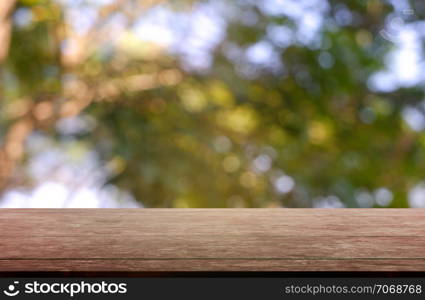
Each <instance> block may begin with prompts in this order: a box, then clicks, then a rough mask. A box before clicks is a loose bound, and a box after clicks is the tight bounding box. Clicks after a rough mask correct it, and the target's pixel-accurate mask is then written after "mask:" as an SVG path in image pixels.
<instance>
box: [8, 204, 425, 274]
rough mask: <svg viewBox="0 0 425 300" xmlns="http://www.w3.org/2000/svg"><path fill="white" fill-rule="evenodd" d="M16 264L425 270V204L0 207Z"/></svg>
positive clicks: (77, 268) (42, 267)
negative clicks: (406, 206)
mask: <svg viewBox="0 0 425 300" xmlns="http://www.w3.org/2000/svg"><path fill="white" fill-rule="evenodd" d="M20 271H24V272H28V271H30V272H43V271H54V272H70V271H71V272H72V271H74V272H123V271H124V272H127V271H128V272H158V271H159V272H162V271H164V272H167V271H425V210H422V209H338V210H327V209H129V210H113V209H66V210H59V209H37V210H30V209H3V210H0V272H20Z"/></svg>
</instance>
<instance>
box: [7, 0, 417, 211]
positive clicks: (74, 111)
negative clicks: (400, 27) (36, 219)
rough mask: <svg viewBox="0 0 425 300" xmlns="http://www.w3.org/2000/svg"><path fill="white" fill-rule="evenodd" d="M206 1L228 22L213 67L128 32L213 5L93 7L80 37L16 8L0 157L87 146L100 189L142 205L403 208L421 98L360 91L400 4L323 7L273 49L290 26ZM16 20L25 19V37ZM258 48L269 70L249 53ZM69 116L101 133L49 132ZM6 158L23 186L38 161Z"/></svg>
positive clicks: (44, 15) (51, 12)
mask: <svg viewBox="0 0 425 300" xmlns="http://www.w3.org/2000/svg"><path fill="white" fill-rule="evenodd" d="M82 2H84V1H82ZM214 2H217V3H218V2H220V3H226V5H228V7H229V10H232V11H234V12H235V13H234V14H233V16H232V17H225V16H223V20H221V21H222V22H225V24H226V26H225V37H224V38H223V39H222V40H220V41H219V42H218V43H217V44H216V45H214V47H213V48H212V49H211V53H210V55H211V56H212V64H211V66H210V67H208V68H204V69H202V70H197V69H196V68H188V67H185V66H184V65H183V63H182V60H181V58H180V55H179V54H176V55H173V54H171V53H170V52H167V49H164V48H161V47H160V46H158V45H155V43H153V42H148V41H143V39H138V38H137V37H135V35H134V34H133V33H132V31H131V28H132V26H134V24H135V22H136V21H137V20H138V18H143V17H144V16H145V15H146V14H148V13H149V11H151V10H152V9H154V8H156V7H163V8H164V7H165V8H166V9H169V10H172V11H174V12H176V14H180V15H184V14H187V15H188V18H189V17H190V14H191V11H193V10H195V9H196V8H197V7H199V5H202V4H205V3H207V2H202V1H178V2H175V1H170V2H169V3H167V2H163V1H145V4H146V3H148V4H147V5H143V1H142V2H138V1H116V2H115V3H113V4H107V5H104V6H100V7H97V8H96V9H97V10H98V11H97V17H96V21H95V22H94V24H92V25H91V27H90V29H88V30H86V31H85V32H84V33H78V31H76V30H75V29H73V28H72V25H70V21H69V20H68V19H67V18H66V9H67V8H66V7H67V6H66V5H65V4H61V3H59V2H56V1H49V0H26V1H23V0H22V1H18V3H17V5H16V8H15V10H14V13H13V14H14V15H13V16H14V19H13V20H15V21H14V22H13V27H12V38H11V47H10V50H9V56H8V57H7V59H6V60H5V62H4V64H3V66H2V67H1V71H0V72H1V73H0V76H1V77H0V97H1V103H0V139H1V141H2V144H3V146H4V149H6V150H5V153H6V155H5V156H6V157H7V149H9V152H14V153H16V151H18V152H19V147H18V146H19V145H17V143H19V142H22V143H23V144H24V145H25V141H26V140H27V138H28V136H29V135H30V134H31V132H43V134H45V135H47V136H51V137H52V138H55V139H58V140H64V139H66V140H70V141H73V142H75V143H77V142H84V144H85V145H87V148H88V149H91V150H95V151H96V153H98V155H99V157H100V160H101V162H102V166H101V167H102V168H105V170H107V172H108V178H107V180H106V181H105V182H104V184H105V185H107V184H112V185H115V186H117V187H119V188H120V189H122V190H125V191H128V192H130V193H131V194H132V195H133V196H134V197H135V198H136V199H137V200H138V201H141V202H142V203H143V205H145V206H148V207H239V206H245V207H274V206H289V207H311V206H315V205H317V203H320V201H322V202H323V201H324V199H325V200H326V199H328V200H330V201H334V202H335V201H337V202H338V201H340V202H341V203H342V204H343V205H344V206H347V207H357V206H362V202H361V199H360V201H359V197H361V195H363V197H364V195H366V194H368V193H369V194H370V195H372V196H373V193H375V192H376V191H379V190H380V191H382V190H383V189H385V191H391V193H392V198H393V201H392V202H391V203H390V204H389V205H390V206H392V207H407V206H408V200H407V197H408V193H409V190H410V189H411V188H412V187H414V186H415V185H416V184H418V183H420V182H421V180H423V174H424V171H425V164H424V159H425V148H424V147H425V135H424V133H423V132H422V131H414V130H412V129H411V128H410V127H409V126H408V125H407V124H406V122H405V120H404V119H403V117H402V116H403V111H404V109H406V107H417V106H420V105H421V102H422V100H423V99H424V86H423V85H421V84H419V85H415V86H412V87H409V88H397V89H395V90H392V91H391V92H382V91H376V90H375V91H374V90H373V89H371V88H370V85H369V80H370V77H371V75H372V74H373V73H374V72H377V71H379V70H381V69H383V68H384V67H385V64H384V63H385V60H384V58H385V57H386V55H387V54H388V53H389V52H390V51H392V49H393V48H394V45H393V43H391V42H390V41H388V40H386V39H384V38H383V37H382V36H381V34H380V31H381V30H382V29H383V28H385V26H386V22H388V17H389V16H391V14H393V13H394V8H393V6H392V5H390V4H389V3H387V2H384V1H377V0H368V1H366V0H364V1H363V0H362V1H346V2H344V3H342V2H341V1H328V8H327V9H325V10H324V12H323V15H324V19H323V24H322V26H321V27H320V29H319V30H318V31H317V33H316V34H315V36H314V37H313V39H312V41H309V39H311V38H308V37H307V36H306V37H303V35H302V34H303V33H302V32H301V33H299V34H298V37H297V39H292V40H291V41H290V42H288V43H286V44H285V45H282V43H285V41H282V42H281V44H279V42H276V41H274V40H272V39H271V38H270V36H269V35H268V32H270V30H271V28H273V26H276V27H275V28H280V29H282V28H283V29H284V30H289V32H292V33H295V32H297V30H298V29H297V28H298V26H300V25H299V24H297V21H296V19H294V18H291V17H288V16H287V15H285V14H275V13H267V12H265V11H264V9H261V5H260V4H259V3H260V2H261V1H234V2H233V1H228V2H224V1H209V2H208V3H209V4H210V5H213V4H214ZM274 2H276V3H277V4H275V5H285V1H281V2H279V1H274ZM324 2H325V1H324ZM108 3H109V2H108ZM171 3H173V4H172V5H171ZM176 4H178V5H176ZM411 5H412V7H414V8H415V15H413V16H410V20H409V22H414V21H418V20H421V18H423V16H422V15H420V14H421V13H423V12H425V9H421V7H422V6H423V1H422V0H417V1H411ZM135 7H136V8H137V9H135ZM313 8H314V7H313ZM313 8H312V9H313ZM16 14H18V15H16ZM19 14H20V15H24V17H25V14H27V15H28V14H30V15H31V20H30V21H28V22H27V23H25V24H20V23H19V22H18V21H19V20H18V21H16V20H17V17H19ZM344 14H346V15H347V14H348V15H349V16H350V18H349V20H346V21H344V18H342V17H341V16H344ZM242 15H246V16H248V18H249V20H248V21H246V20H245V21H244V19H243V18H238V16H242ZM21 17H22V16H21ZM116 17H119V18H125V19H126V22H125V24H126V27H125V28H123V29H120V30H121V31H120V36H119V37H116V36H114V35H115V33H114V34H113V33H112V31H110V30H111V29H110V27H108V26H109V25H110V24H111V22H113V20H114V18H116ZM341 18H342V20H341ZM21 23H22V22H21ZM192 26H197V25H196V24H193V25H192ZM105 28H106V29H105ZM205 34H209V33H208V32H207V31H206V32H205ZM280 35H282V37H284V31H283V32H282V33H280ZM261 42H266V43H267V46H268V47H272V49H273V51H272V53H274V54H276V55H275V57H273V59H269V61H268V62H258V61H257V62H255V61H254V62H252V61H250V60H249V59H247V58H246V57H244V56H243V55H242V54H243V53H246V51H248V50H247V49H249V48H250V47H252V45H254V44H257V43H260V45H261ZM232 49H233V51H234V52H235V53H236V54H234V55H231V54H229V53H232ZM235 49H236V50H235ZM238 51H239V52H238ZM258 55H260V56H261V51H260V53H259V54H258ZM189 59H190V58H189ZM193 59H195V58H193ZM76 116H84V117H87V118H90V120H93V124H94V125H93V126H91V127H90V128H89V129H88V130H83V131H81V132H76V133H72V134H69V133H63V132H61V131H58V130H57V127H56V126H55V124H56V123H57V122H58V120H60V119H63V118H75V117H76ZM24 119H25V120H26V121H25V122H26V123H25V122H23V121H22V120H24ZM19 122H21V123H19ZM22 122H23V123H22ZM16 124H21V127H22V128H24V129H25V128H26V129H27V130H26V131H25V130H24V129H21V131H19V130H18V129H19V128H18V129H16V126H15V125H16ZM22 124H24V125H22ZM14 126H15V127H14ZM11 130H18V131H16V132H18V133H20V134H22V137H21V136H19V137H18V135H16V133H14V135H13V136H11V135H10V132H11ZM22 132H24V133H22ZM25 133H26V134H25ZM8 134H9V135H8ZM7 143H9V145H7ZM10 143H11V144H10ZM13 143H15V144H13ZM7 146H9V148H7ZM13 147H15V148H13ZM10 149H12V150H10ZM9 156H11V155H10V154H9ZM12 158H13V159H14V160H15V161H16V165H17V167H16V168H15V169H14V174H16V173H18V174H19V177H21V178H26V177H28V176H27V175H26V174H25V172H24V171H23V170H24V169H23V168H22V167H19V166H24V165H25V164H26V163H27V162H29V161H31V157H30V155H29V153H28V152H26V151H25V147H24V150H23V153H22V155H21V156H19V155H16V156H13V155H12ZM0 168H1V166H0ZM8 176H9V177H13V176H12V175H10V174H9V175H8ZM18 185H21V186H25V185H31V178H26V179H25V180H22V181H19V183H18ZM8 187H10V186H8ZM4 188H6V185H4ZM366 200H367V199H366ZM338 203H339V202H338ZM363 204H364V203H363ZM374 205H375V206H379V205H377V204H376V203H375V204H374Z"/></svg>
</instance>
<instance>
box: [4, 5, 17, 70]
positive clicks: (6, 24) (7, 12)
mask: <svg viewBox="0 0 425 300" xmlns="http://www.w3.org/2000/svg"><path fill="white" fill-rule="evenodd" d="M15 2H16V0H2V1H0V64H1V63H3V61H4V60H5V59H6V57H7V54H8V52H9V45H10V31H11V28H12V26H11V20H10V14H11V12H12V9H13V7H14V6H15Z"/></svg>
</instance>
